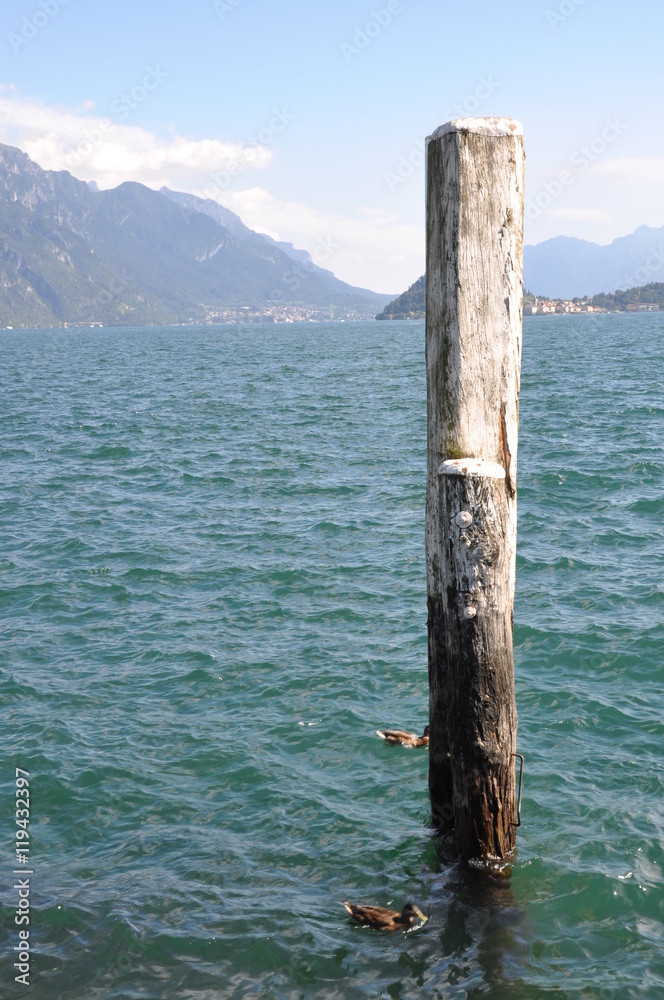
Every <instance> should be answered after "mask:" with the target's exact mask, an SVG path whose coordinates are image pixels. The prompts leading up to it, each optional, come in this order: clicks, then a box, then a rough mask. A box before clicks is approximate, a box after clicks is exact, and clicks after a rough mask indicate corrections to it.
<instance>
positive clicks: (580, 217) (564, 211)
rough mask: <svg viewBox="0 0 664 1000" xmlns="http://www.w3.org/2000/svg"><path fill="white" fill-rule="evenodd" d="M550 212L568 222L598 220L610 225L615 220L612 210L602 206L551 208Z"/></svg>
mask: <svg viewBox="0 0 664 1000" xmlns="http://www.w3.org/2000/svg"><path fill="white" fill-rule="evenodd" d="M550 214H551V215H552V216H553V217H554V218H555V219H566V220H568V221H570V222H598V223H600V224H602V223H604V224H606V225H612V224H613V223H614V222H615V221H616V217H615V215H614V214H613V212H609V211H605V210H604V209H602V208H552V209H551V210H550Z"/></svg>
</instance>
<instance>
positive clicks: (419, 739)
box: [376, 726, 429, 747]
mask: <svg viewBox="0 0 664 1000" xmlns="http://www.w3.org/2000/svg"><path fill="white" fill-rule="evenodd" d="M376 732H377V733H378V735H379V736H380V738H381V739H383V740H385V742H386V743H389V744H390V746H396V745H397V743H398V744H399V746H402V747H428V746H429V727H428V726H425V727H424V732H423V733H422V735H421V736H418V735H417V733H406V732H404V731H403V729H377V730H376Z"/></svg>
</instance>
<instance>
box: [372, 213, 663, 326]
mask: <svg viewBox="0 0 664 1000" xmlns="http://www.w3.org/2000/svg"><path fill="white" fill-rule="evenodd" d="M523 272H524V286H525V287H526V288H527V289H528V290H529V291H530V292H533V294H535V295H541V296H545V297H547V298H550V299H558V298H560V299H573V298H575V297H577V296H578V297H579V298H583V297H584V296H593V295H599V294H600V293H601V292H615V291H616V290H617V289H619V288H621V289H623V290H626V289H631V288H635V287H642V286H643V285H650V284H653V283H658V282H662V281H664V227H662V228H661V229H652V228H651V227H649V226H639V228H638V229H637V230H636V231H635V232H633V233H632V234H631V235H630V236H620V237H619V238H618V239H615V240H614V241H613V243H610V244H609V245H608V246H600V245H599V243H588V242H587V241H586V240H577V239H575V238H574V237H572V236H556V237H555V238H554V239H552V240H545V241H544V243H537V244H536V245H535V246H527V247H524V249H523ZM424 299H425V281H424V276H422V277H421V278H418V280H417V281H416V282H415V283H414V284H413V285H411V286H410V288H409V289H408V290H407V291H406V292H403V293H402V294H401V295H400V296H399V297H398V298H396V299H394V300H393V301H392V302H389V303H388V304H387V305H386V306H385V308H384V309H383V311H382V313H380V315H378V316H376V319H418V318H420V317H422V316H424V313H425V301H424Z"/></svg>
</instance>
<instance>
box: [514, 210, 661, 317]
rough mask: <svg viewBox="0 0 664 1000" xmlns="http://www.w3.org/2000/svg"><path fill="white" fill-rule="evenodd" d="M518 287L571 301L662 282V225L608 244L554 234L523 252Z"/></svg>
mask: <svg viewBox="0 0 664 1000" xmlns="http://www.w3.org/2000/svg"><path fill="white" fill-rule="evenodd" d="M523 270H524V284H525V286H526V288H528V289H529V290H530V291H531V292H533V293H534V294H535V295H546V296H548V297H549V298H564V299H571V298H574V296H579V297H582V296H584V295H597V294H598V293H599V292H615V291H616V289H618V288H623V289H624V288H632V287H634V286H637V285H647V284H650V283H651V282H659V281H664V227H662V228H661V229H652V228H650V227H649V226H639V228H638V229H637V230H636V231H635V232H633V233H631V235H629V236H620V237H619V238H618V239H615V240H614V241H613V243H610V244H609V245H608V246H600V245H599V244H598V243H588V242H587V241H586V240H577V239H574V238H573V237H571V236H557V237H556V238H555V239H552V240H545V242H544V243H538V244H537V245H536V246H527V247H524V250H523Z"/></svg>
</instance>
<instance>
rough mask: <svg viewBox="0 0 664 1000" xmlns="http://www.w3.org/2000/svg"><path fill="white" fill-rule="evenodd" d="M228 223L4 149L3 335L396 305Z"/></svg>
mask: <svg viewBox="0 0 664 1000" xmlns="http://www.w3.org/2000/svg"><path fill="white" fill-rule="evenodd" d="M217 207H218V208H219V206H217ZM221 211H222V212H223V211H224V210H223V209H221ZM225 218H226V220H227V222H229V224H230V226H231V228H228V226H226V225H223V224H220V222H218V221H216V220H215V218H213V217H211V215H210V214H207V213H204V212H201V211H191V212H186V211H182V210H181V208H180V207H179V206H178V205H176V204H174V203H173V201H172V200H170V198H168V197H165V196H164V194H161V193H159V192H157V191H152V190H150V189H149V188H146V187H144V186H143V185H142V184H135V183H131V182H127V183H125V184H121V185H120V186H119V187H117V188H115V189H113V190H112V191H95V190H94V189H93V188H92V187H91V186H90V185H88V184H86V183H84V182H83V181H78V180H76V178H74V177H72V176H71V174H69V173H68V172H67V171H46V170H42V169H41V168H40V167H39V166H37V164H36V163H33V162H32V161H31V160H30V159H29V157H28V156H26V154H25V153H23V152H21V150H19V149H16V148H14V147H12V146H4V145H1V144H0V327H5V326H52V325H59V324H61V323H65V322H66V323H70V324H73V323H93V322H101V323H104V324H151V323H187V322H205V321H206V320H210V319H213V318H214V317H215V316H217V317H218V316H223V314H224V311H225V310H228V309H247V310H248V311H254V312H257V313H261V312H265V313H269V312H274V311H275V310H279V309H282V310H283V309H285V308H286V307H289V306H294V307H302V308H306V309H312V310H322V311H323V313H324V314H325V315H331V316H339V317H343V318H360V317H365V316H370V315H373V314H374V313H375V312H376V308H381V307H382V306H383V305H384V304H385V302H386V301H387V300H388V299H389V296H387V295H378V294H373V293H371V292H369V291H367V290H366V289H360V288H353V287H352V286H350V285H347V284H345V283H344V282H342V281H338V280H337V279H336V278H334V277H333V276H332V277H330V274H329V272H327V271H322V270H321V269H320V268H316V267H315V266H314V265H310V264H307V263H301V262H299V261H297V260H294V259H293V257H291V256H289V255H287V254H286V253H284V252H283V250H281V249H280V248H279V247H278V246H276V245H273V244H271V243H270V242H269V241H268V240H266V239H263V238H261V237H259V236H258V234H256V233H253V232H252V231H251V230H249V229H247V227H245V226H243V224H242V221H241V220H240V219H238V217H237V216H233V213H228V215H227V216H225Z"/></svg>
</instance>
